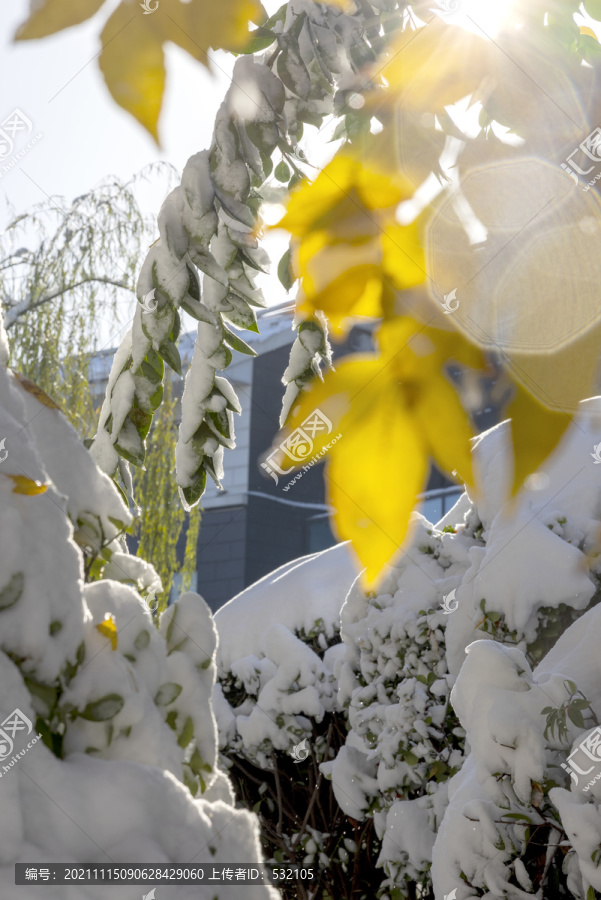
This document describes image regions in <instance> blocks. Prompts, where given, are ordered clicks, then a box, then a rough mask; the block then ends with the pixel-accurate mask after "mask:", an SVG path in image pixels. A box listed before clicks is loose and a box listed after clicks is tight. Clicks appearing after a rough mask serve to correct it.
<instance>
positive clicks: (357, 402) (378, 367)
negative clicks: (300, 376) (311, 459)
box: [277, 354, 390, 465]
mask: <svg viewBox="0 0 601 900" xmlns="http://www.w3.org/2000/svg"><path fill="white" fill-rule="evenodd" d="M389 381H390V373H389V372H388V371H387V370H386V365H385V362H383V361H382V360H381V359H379V358H378V357H375V356H373V355H372V356H367V355H359V354H357V355H353V356H347V357H345V359H343V360H342V362H341V363H340V364H339V365H337V366H336V370H335V371H330V372H326V374H325V375H324V380H323V381H320V380H318V379H316V380H315V381H314V382H312V384H311V386H310V387H309V388H308V389H306V390H303V391H301V393H300V394H299V396H298V398H297V400H296V402H295V404H294V405H293V407H292V409H291V411H290V416H289V419H288V423H287V428H286V431H285V432H284V433H283V434H282V435H278V438H277V440H278V442H280V440H282V439H283V440H284V441H286V440H287V439H288V437H289V436H290V434H291V433H294V431H295V430H297V429H299V428H302V425H303V422H305V421H306V420H307V418H309V417H310V416H311V415H312V414H313V413H314V412H315V411H316V410H318V411H319V412H320V413H322V415H324V416H325V417H326V418H327V420H328V421H329V422H330V423H331V425H332V427H331V430H330V431H327V430H325V431H318V432H315V434H312V435H311V438H312V448H311V450H310V454H311V455H314V454H315V453H318V452H320V451H321V450H322V449H323V448H324V447H325V445H326V444H327V443H328V442H329V441H330V440H331V436H332V435H335V434H337V433H338V432H339V431H343V432H345V431H346V429H347V428H349V427H351V426H352V425H353V423H354V422H355V420H360V419H361V418H362V417H363V416H364V415H365V414H366V413H367V411H368V409H369V407H370V405H371V403H372V401H373V392H374V391H375V392H377V391H379V390H380V389H381V388H383V387H384V386H385V385H386V384H387V383H388V382H389ZM303 462H304V458H303V459H300V458H299V459H298V461H297V463H296V465H301V464H302V463H303Z"/></svg>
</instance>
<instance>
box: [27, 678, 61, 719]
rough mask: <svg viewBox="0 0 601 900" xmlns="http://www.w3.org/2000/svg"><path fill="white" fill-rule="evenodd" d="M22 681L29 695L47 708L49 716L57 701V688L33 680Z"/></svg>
mask: <svg viewBox="0 0 601 900" xmlns="http://www.w3.org/2000/svg"><path fill="white" fill-rule="evenodd" d="M24 681H25V686H26V688H27V690H28V691H29V693H30V694H31V695H32V696H33V697H38V698H39V699H40V700H41V701H42V702H43V703H44V704H45V705H46V706H47V707H48V715H50V714H51V713H52V710H53V709H54V707H55V706H56V702H57V700H58V688H57V687H55V686H53V685H51V684H44V683H43V682H41V681H36V680H35V679H33V678H25V679H24Z"/></svg>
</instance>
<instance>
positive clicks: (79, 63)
mask: <svg viewBox="0 0 601 900" xmlns="http://www.w3.org/2000/svg"><path fill="white" fill-rule="evenodd" d="M65 2H66V0H65ZM117 5H118V0H106V2H105V3H104V5H103V7H102V8H101V10H100V12H99V13H98V14H97V15H96V16H94V17H93V18H92V19H90V20H89V21H87V22H84V23H82V24H81V25H78V26H76V27H73V28H69V29H67V30H65V31H62V32H60V33H58V34H57V35H54V36H51V37H47V38H44V39H42V40H36V41H24V42H17V43H15V42H13V35H14V32H15V30H16V28H17V26H18V25H19V24H20V23H21V22H23V21H24V20H25V19H26V18H27V17H28V12H29V2H28V0H12V2H11V3H10V4H9V3H7V2H5V3H4V4H3V9H2V13H3V15H2V24H1V25H0V29H1V30H0V84H1V85H2V88H1V90H0V128H1V127H2V124H1V123H2V122H4V120H5V119H6V118H8V117H12V116H13V114H14V112H15V110H19V111H20V113H19V116H20V117H21V119H22V117H25V119H26V120H28V121H29V122H30V123H31V132H30V133H28V134H27V135H26V136H24V132H19V133H18V134H17V135H16V136H15V146H14V150H13V153H12V154H11V156H9V157H7V160H10V159H11V158H12V155H14V154H17V153H18V154H20V158H19V159H17V162H16V163H14V164H13V166H12V167H11V168H9V169H8V171H4V166H3V165H2V161H0V230H1V229H2V228H5V227H6V225H7V224H8V222H10V221H11V219H12V218H13V216H14V215H17V214H20V213H23V212H25V211H26V210H27V209H29V208H31V207H32V206H33V205H34V204H36V203H39V202H41V201H45V200H47V199H48V198H49V197H56V198H57V201H56V202H58V203H61V202H62V201H61V200H60V199H59V198H63V197H64V198H65V199H66V201H67V202H69V201H71V200H73V199H74V198H75V197H77V196H79V195H80V194H83V193H85V192H86V191H88V190H90V188H92V187H94V186H95V185H96V184H98V182H100V181H101V180H102V179H103V178H105V177H106V176H107V175H116V176H118V177H119V178H121V179H125V180H127V179H129V178H130V177H131V176H132V175H133V174H134V173H135V172H138V171H139V170H140V169H142V168H143V167H144V166H146V165H148V164H149V163H153V162H157V161H160V160H167V161H168V162H170V163H171V164H173V165H174V166H175V167H176V169H177V172H178V174H179V173H181V171H182V169H183V166H184V165H185V162H186V160H187V159H188V157H190V156H191V155H192V154H193V153H196V152H198V151H199V150H202V149H205V148H207V147H209V145H210V143H211V136H212V131H213V122H214V118H215V114H216V112H217V110H218V108H219V105H220V103H221V101H222V99H223V96H224V94H225V92H226V90H227V88H228V86H229V84H230V75H231V71H232V68H233V63H234V58H233V57H231V56H230V55H228V54H227V53H224V52H221V51H217V52H213V53H212V54H211V56H212V71H211V72H209V71H208V70H207V69H206V68H205V67H204V66H202V65H201V64H200V63H198V62H197V61H195V60H193V59H192V58H191V57H190V56H189V55H188V54H187V53H185V52H184V51H183V50H181V49H180V48H178V47H176V46H175V45H173V44H168V45H166V67H167V85H166V91H165V96H164V99H163V109H162V113H161V119H160V123H159V132H160V136H161V146H160V147H158V146H157V145H156V143H155V142H154V140H153V139H152V137H151V136H150V135H149V134H148V133H147V132H146V131H145V129H144V128H142V126H141V125H139V124H138V123H137V122H136V121H135V120H134V119H133V117H132V116H130V115H129V114H128V113H126V112H125V111H124V110H122V109H121V108H120V107H118V106H117V104H116V103H115V102H114V101H113V99H112V98H111V96H110V94H109V93H108V90H107V89H106V87H105V85H104V80H103V78H102V74H101V73H100V70H99V68H98V62H97V55H98V52H99V49H100V40H99V35H100V32H101V30H102V28H103V26H104V22H105V21H106V19H107V18H108V16H109V15H110V12H111V11H112V10H113V9H114V8H115V7H116V6H117ZM21 114H22V115H21ZM25 128H29V126H28V125H27V121H26V122H25ZM25 128H24V131H25ZM38 135H41V137H39V138H38ZM0 136H1V135H0ZM32 141H35V143H33V146H31V147H29V148H28V144H29V143H30V142H32ZM23 151H24V152H23ZM21 154H22V155H21ZM167 190H168V188H167V185H166V182H165V181H164V180H160V179H159V180H158V181H155V182H154V183H153V184H152V185H151V186H148V187H146V188H140V192H139V195H138V196H139V202H140V205H141V207H142V209H143V211H144V212H146V213H148V214H153V215H156V214H157V213H158V211H159V208H160V205H161V202H162V200H163V198H164V196H165V193H166V191H167ZM157 237H158V231H157ZM285 248H286V242H285V240H284V239H283V238H282V237H281V236H280V237H276V238H275V239H272V245H271V251H272V255H273V259H274V261H275V264H276V265H277V261H278V259H279V257H280V256H281V254H282V253H283V252H284V250H285ZM141 263H142V260H140V264H141ZM274 269H275V267H274ZM261 286H262V287H263V290H264V291H265V295H266V299H267V301H268V303H269V304H273V303H279V302H282V301H283V300H285V299H286V294H285V292H284V290H283V288H282V287H281V285H280V284H279V281H278V280H277V276H275V275H273V276H271V277H270V278H269V279H266V278H264V279H263V283H262V284H261ZM132 311H133V303H132ZM113 325H114V323H113ZM107 327H108V325H107ZM122 333H123V329H122V328H119V329H115V328H114V327H113V328H112V329H111V328H110V327H109V328H108V331H106V330H105V329H103V334H102V342H101V343H102V344H103V345H108V346H110V345H112V344H114V343H115V342H116V341H117V340H118V339H120V337H119V336H120V335H121V334H122Z"/></svg>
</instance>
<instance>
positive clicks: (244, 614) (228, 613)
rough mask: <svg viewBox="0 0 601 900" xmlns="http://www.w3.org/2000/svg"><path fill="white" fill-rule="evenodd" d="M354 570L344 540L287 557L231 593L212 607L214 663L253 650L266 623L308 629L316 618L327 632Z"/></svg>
mask: <svg viewBox="0 0 601 900" xmlns="http://www.w3.org/2000/svg"><path fill="white" fill-rule="evenodd" d="M356 576H357V572H356V569H355V563H354V562H353V560H352V558H351V554H350V552H349V546H348V544H337V545H336V546H334V547H331V548H329V549H328V550H324V551H322V552H320V553H313V554H311V555H309V556H304V557H301V558H300V559H295V560H292V561H291V562H289V563H286V564H285V565H283V566H280V568H279V569H276V570H275V571H274V572H271V573H270V574H269V575H266V576H265V577H264V578H262V579H261V580H260V581H257V582H255V584H253V585H251V586H250V587H248V588H246V589H245V590H244V591H242V592H241V593H240V594H237V595H236V596H235V597H234V598H233V599H232V600H230V601H229V603H226V604H225V605H224V606H222V607H221V608H220V609H219V610H217V612H216V613H215V625H216V627H217V631H218V633H219V649H218V652H217V664H218V666H219V667H220V668H221V669H231V668H232V665H233V664H234V663H235V662H236V661H237V660H239V659H242V658H243V657H245V656H248V655H249V654H255V655H257V654H259V653H260V652H261V646H262V643H263V640H264V633H265V632H266V631H267V629H268V628H269V626H270V625H272V624H279V625H283V626H285V628H287V629H288V630H289V631H290V632H293V631H300V630H301V629H303V630H304V631H306V632H308V631H310V630H311V628H312V627H313V625H314V623H315V621H316V620H317V619H322V620H323V625H324V629H325V633H326V635H327V636H332V635H333V633H334V628H335V625H336V622H337V621H338V620H339V617H340V610H341V607H342V605H343V603H344V600H345V598H346V594H347V592H348V589H349V587H350V585H351V583H352V582H353V581H354V580H355V578H356Z"/></svg>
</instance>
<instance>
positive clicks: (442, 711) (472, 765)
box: [321, 399, 601, 900]
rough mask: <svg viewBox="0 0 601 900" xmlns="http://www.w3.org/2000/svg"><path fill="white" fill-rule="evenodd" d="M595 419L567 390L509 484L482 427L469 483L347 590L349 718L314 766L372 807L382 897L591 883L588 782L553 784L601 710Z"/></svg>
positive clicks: (592, 819) (600, 417)
mask: <svg viewBox="0 0 601 900" xmlns="http://www.w3.org/2000/svg"><path fill="white" fill-rule="evenodd" d="M600 429H601V401H600V400H599V399H593V400H589V401H587V402H585V403H583V404H581V407H580V412H579V415H578V418H577V420H576V421H575V423H574V424H573V425H572V426H571V427H570V429H569V431H568V432H567V434H566V436H565V438H564V439H563V441H562V443H561V445H560V447H559V448H558V450H557V451H556V452H555V453H554V454H553V456H552V457H551V458H550V460H549V461H548V462H547V464H546V465H545V467H544V469H542V470H541V471H540V472H538V473H537V474H536V475H535V476H532V477H531V478H530V480H529V482H528V485H527V489H526V490H524V491H523V492H522V493H521V494H520V495H518V497H517V498H514V499H511V498H510V497H509V490H510V483H511V471H510V467H511V464H510V458H511V454H510V453H509V452H508V450H509V447H508V441H509V437H510V431H509V424H508V423H502V424H501V425H499V426H497V427H496V428H494V429H491V431H489V432H487V433H485V434H484V435H481V436H480V437H479V438H478V439H477V440H476V442H475V449H474V453H475V458H476V461H477V464H478V465H479V468H480V471H481V476H482V479H481V480H482V485H483V488H482V495H481V496H480V497H478V498H475V499H473V500H472V499H470V497H468V496H467V494H464V495H463V496H462V497H461V498H460V500H459V501H458V503H457V504H456V505H455V507H454V508H453V509H452V510H451V511H450V512H449V513H448V514H447V515H446V516H445V518H444V519H443V520H441V522H439V523H438V524H437V525H436V526H433V525H431V524H430V523H428V522H427V521H426V520H425V519H424V518H423V517H421V516H418V515H417V514H416V516H417V521H416V523H415V536H414V540H413V542H412V545H411V547H410V548H409V549H408V550H407V552H406V553H405V554H404V555H403V556H402V558H401V559H400V561H399V563H398V565H397V567H396V568H395V569H394V570H391V572H390V573H389V574H388V576H387V578H386V581H385V583H383V585H382V586H381V588H380V593H379V594H378V595H377V596H374V595H370V596H367V597H366V596H365V595H364V594H363V593H362V592H361V591H360V590H359V589H358V587H357V586H356V585H355V586H353V589H352V590H351V591H350V593H349V595H348V597H347V600H346V602H345V605H344V607H343V609H342V613H341V619H342V627H341V635H342V639H343V642H344V645H345V647H346V651H345V655H344V657H341V656H338V658H337V663H336V665H335V666H334V674H335V676H336V677H337V680H338V684H339V702H340V705H341V706H342V707H345V708H347V709H348V718H349V724H350V732H349V735H348V738H347V742H346V746H345V747H344V748H343V749H342V750H341V751H340V752H339V754H338V756H337V758H336V759H335V760H332V761H327V762H326V763H325V764H323V765H322V766H321V769H322V771H323V772H324V773H325V774H326V775H327V776H328V777H331V778H332V781H333V789H334V793H335V795H336V798H337V800H338V802H339V803H340V805H341V807H342V809H343V810H345V812H347V814H348V815H352V816H354V817H357V818H359V817H373V820H374V824H375V826H376V831H377V834H378V836H379V837H381V839H382V852H381V854H380V858H379V861H378V863H379V865H381V866H383V867H384V869H385V872H386V875H387V876H388V879H387V882H386V883H385V885H384V888H385V890H384V893H383V896H387V897H390V898H393V900H397V898H399V900H400V898H410V897H411V898H412V897H415V896H419V897H420V898H433V897H434V896H436V897H438V896H440V897H442V896H443V895H446V894H447V893H450V892H451V891H452V890H453V889H454V888H456V889H457V894H456V897H457V900H466V898H468V897H480V896H487V897H511V898H518V897H520V898H521V897H525V896H532V895H536V896H539V897H543V896H544V897H547V896H549V897H551V896H552V897H562V896H566V897H570V896H574V897H578V898H582V900H584V898H586V900H590V898H591V897H592V896H593V894H592V893H590V892H589V894H587V890H588V889H589V886H590V885H592V886H593V887H594V888H595V889H596V890H599V889H601V875H599V870H598V869H597V868H596V862H597V861H598V860H599V857H600V856H601V850H600V849H599V848H600V847H601V815H600V810H598V808H597V802H596V799H595V796H594V795H595V790H599V789H598V788H596V787H595V788H592V789H591V792H590V794H585V793H583V792H581V791H580V792H579V790H578V788H577V787H576V786H575V787H574V788H573V790H572V791H570V790H569V788H570V779H569V777H568V775H567V774H566V772H565V771H564V770H563V769H562V767H561V764H562V763H564V764H565V763H566V760H567V756H568V755H569V753H570V750H571V749H572V745H574V742H576V743H578V742H579V741H580V740H581V739H582V737H583V736H586V735H587V734H588V733H589V732H590V730H591V728H593V726H595V725H596V724H597V722H598V721H601V691H600V689H599V684H601V680H600V679H599V673H598V665H599V664H598V663H597V661H596V660H597V658H598V653H597V652H596V651H595V650H593V649H592V648H593V646H594V644H593V642H594V641H596V642H597V643H598V641H599V637H600V636H601V615H600V612H599V607H598V606H597V604H598V602H599V599H601V591H600V590H599V576H600V574H601V556H600V547H599V538H600V535H601V471H600V470H599V469H598V468H597V466H596V465H595V461H594V460H595V457H594V453H593V452H592V451H593V449H594V446H595V445H596V443H597V442H598V439H599V438H598V434H599V430H600ZM591 457H593V458H592V459H591ZM466 650H467V657H466ZM537 664H538V665H537ZM535 667H536V668H535ZM591 795H592V796H591ZM599 796H600V798H601V791H600V793H599ZM587 800H588V802H586V801H587ZM416 891H417V892H418V893H417V894H416ZM591 891H592V888H591ZM537 892H538V893H537ZM454 896H455V895H454Z"/></svg>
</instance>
